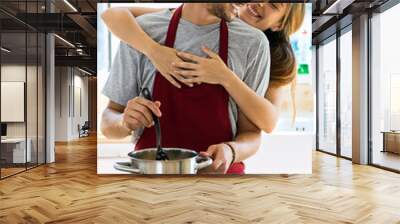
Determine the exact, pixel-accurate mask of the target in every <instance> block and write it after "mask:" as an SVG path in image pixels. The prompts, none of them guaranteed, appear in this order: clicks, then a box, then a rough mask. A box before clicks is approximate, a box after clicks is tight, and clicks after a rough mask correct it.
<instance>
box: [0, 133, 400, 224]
mask: <svg viewBox="0 0 400 224" xmlns="http://www.w3.org/2000/svg"><path fill="white" fill-rule="evenodd" d="M56 151H57V154H56V155H57V157H56V158H57V162H56V163H55V164H51V165H46V166H42V167H39V168H36V169H33V170H30V171H28V172H26V173H22V174H19V175H17V176H14V177H11V178H8V179H5V180H3V181H0V223H7V224H8V223H11V224H13V223H44V222H48V223H119V224H121V223H373V224H376V223H385V224H386V223H400V175H398V174H395V173H390V172H387V171H383V170H380V169H377V168H373V167H368V166H358V165H352V164H351V163H350V162H349V161H347V160H342V159H337V158H335V157H332V156H329V155H325V154H322V153H317V152H315V153H314V168H313V170H314V174H313V175H309V176H307V175H291V176H245V177H241V178H237V177H235V178H218V177H190V178H175V177H174V178H167V177H164V178H151V177H132V176H97V175H96V140H95V138H86V139H85V140H82V141H80V142H74V143H70V144H66V145H65V144H64V145H57V150H56Z"/></svg>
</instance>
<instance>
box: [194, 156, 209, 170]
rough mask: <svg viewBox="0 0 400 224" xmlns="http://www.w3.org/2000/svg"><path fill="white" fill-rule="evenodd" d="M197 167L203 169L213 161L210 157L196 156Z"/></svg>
mask: <svg viewBox="0 0 400 224" xmlns="http://www.w3.org/2000/svg"><path fill="white" fill-rule="evenodd" d="M196 163H197V169H198V170H200V169H203V168H206V167H208V166H210V165H211V164H212V163H213V160H212V159H211V158H210V157H206V156H200V155H198V156H197V157H196Z"/></svg>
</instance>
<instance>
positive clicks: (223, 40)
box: [165, 4, 228, 64]
mask: <svg viewBox="0 0 400 224" xmlns="http://www.w3.org/2000/svg"><path fill="white" fill-rule="evenodd" d="M182 9H183V4H182V5H181V6H179V8H177V9H176V10H175V12H174V14H173V15H172V17H171V21H170V22H169V26H168V31H167V37H166V39H165V46H167V47H172V48H173V47H174V43H175V39H176V31H177V30H178V25H179V20H180V19H181V17H182ZM219 30H220V32H219V56H220V57H221V59H222V60H223V61H224V62H225V64H227V62H228V25H227V24H226V21H225V20H224V19H221V22H220V28H219Z"/></svg>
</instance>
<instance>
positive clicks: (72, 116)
mask: <svg viewBox="0 0 400 224" xmlns="http://www.w3.org/2000/svg"><path fill="white" fill-rule="evenodd" d="M55 76H56V83H55V86H56V88H55V89H56V91H55V125H56V133H55V141H70V140H74V139H78V138H79V132H78V125H81V126H82V125H83V124H84V122H85V121H87V120H88V105H89V103H88V95H89V94H88V78H87V77H84V76H83V73H82V72H80V71H79V70H77V69H76V68H72V67H56V75H55ZM79 95H80V97H79ZM79 101H81V102H79ZM80 106H81V108H79V107H80ZM79 109H81V110H82V112H81V113H80V110H79Z"/></svg>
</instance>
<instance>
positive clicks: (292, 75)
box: [264, 3, 305, 123]
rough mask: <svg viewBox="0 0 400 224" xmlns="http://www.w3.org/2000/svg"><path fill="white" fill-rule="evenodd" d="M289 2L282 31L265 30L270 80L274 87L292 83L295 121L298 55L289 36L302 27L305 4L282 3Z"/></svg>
mask: <svg viewBox="0 0 400 224" xmlns="http://www.w3.org/2000/svg"><path fill="white" fill-rule="evenodd" d="M282 4H287V7H286V9H285V10H286V11H285V14H284V17H283V18H282V20H281V29H280V31H276V32H273V31H271V30H266V31H264V33H265V35H266V36H267V37H268V39H269V42H270V51H271V71H270V81H271V86H272V87H281V86H286V85H289V84H290V92H291V94H290V95H291V101H292V111H293V117H292V118H293V120H292V121H293V123H294V121H295V118H296V100H295V96H296V92H295V91H296V83H297V82H296V76H297V63H296V57H295V54H294V52H293V49H292V46H291V44H290V40H289V37H290V35H292V34H293V33H295V32H296V31H297V30H299V29H300V27H301V25H302V24H303V21H304V15H305V4H303V3H282Z"/></svg>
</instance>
